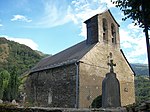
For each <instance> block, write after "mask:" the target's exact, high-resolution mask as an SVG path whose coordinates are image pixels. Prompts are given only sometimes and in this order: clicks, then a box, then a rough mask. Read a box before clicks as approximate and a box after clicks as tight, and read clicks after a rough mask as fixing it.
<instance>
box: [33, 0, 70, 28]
mask: <svg viewBox="0 0 150 112" xmlns="http://www.w3.org/2000/svg"><path fill="white" fill-rule="evenodd" d="M66 2H67V0H62V1H61V2H60V1H59V0H55V1H54V0H46V1H45V2H44V12H43V16H42V17H41V18H40V20H39V21H38V22H37V23H36V24H35V25H34V27H40V28H51V27H56V26H60V25H63V24H65V23H68V22H70V21H71V16H70V14H69V10H70V7H69V6H68V5H67V4H66ZM62 4H63V5H62Z"/></svg>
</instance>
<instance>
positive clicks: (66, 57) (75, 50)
mask: <svg viewBox="0 0 150 112" xmlns="http://www.w3.org/2000/svg"><path fill="white" fill-rule="evenodd" d="M95 44H96V43H95ZM95 44H92V45H88V44H86V40H85V41H82V42H80V43H78V44H76V45H74V46H72V47H70V48H68V49H66V50H64V51H61V52H59V53H58V54H55V55H53V56H49V57H46V58H44V59H42V60H41V61H40V62H39V63H38V64H37V65H36V66H35V67H34V68H33V69H32V70H31V72H36V71H41V70H45V69H50V68H55V67H58V66H62V65H68V64H71V63H75V62H77V61H79V60H80V59H81V58H82V57H83V56H84V55H85V54H86V53H87V52H88V51H89V50H90V49H92V48H93V46H94V45H95Z"/></svg>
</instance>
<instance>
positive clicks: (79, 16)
mask: <svg viewBox="0 0 150 112" xmlns="http://www.w3.org/2000/svg"><path fill="white" fill-rule="evenodd" d="M111 7H114V5H113V4H112V3H111V1H110V0H73V1H72V3H71V8H72V10H71V11H70V12H71V13H70V14H72V15H71V17H72V21H73V22H74V23H75V24H78V25H79V27H80V28H81V33H80V36H83V37H86V35H87V34H86V25H85V24H84V23H83V22H84V21H85V20H87V19H89V18H91V17H92V16H94V15H96V14H99V13H101V12H103V11H105V10H106V9H108V8H111Z"/></svg>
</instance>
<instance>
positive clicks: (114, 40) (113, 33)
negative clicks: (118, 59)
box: [111, 23, 116, 44]
mask: <svg viewBox="0 0 150 112" xmlns="http://www.w3.org/2000/svg"><path fill="white" fill-rule="evenodd" d="M111 35H112V43H114V44H116V28H115V25H114V24H113V23H112V24H111Z"/></svg>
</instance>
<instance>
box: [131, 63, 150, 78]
mask: <svg viewBox="0 0 150 112" xmlns="http://www.w3.org/2000/svg"><path fill="white" fill-rule="evenodd" d="M130 65H131V67H132V69H133V70H134V72H135V74H136V75H143V76H148V65H147V64H139V63H134V64H133V63H132V64H130Z"/></svg>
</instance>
